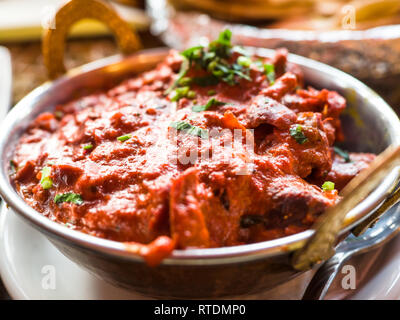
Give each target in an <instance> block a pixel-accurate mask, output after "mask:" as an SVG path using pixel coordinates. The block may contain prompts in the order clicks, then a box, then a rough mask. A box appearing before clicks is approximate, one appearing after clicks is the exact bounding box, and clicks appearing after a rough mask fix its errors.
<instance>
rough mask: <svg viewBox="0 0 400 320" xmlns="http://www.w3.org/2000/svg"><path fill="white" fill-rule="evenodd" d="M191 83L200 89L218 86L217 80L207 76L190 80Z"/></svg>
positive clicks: (212, 76)
mask: <svg viewBox="0 0 400 320" xmlns="http://www.w3.org/2000/svg"><path fill="white" fill-rule="evenodd" d="M192 81H193V82H194V83H195V84H197V85H198V86H200V87H208V86H215V85H217V84H218V82H219V80H218V78H217V77H215V76H214V75H208V76H204V77H195V78H192Z"/></svg>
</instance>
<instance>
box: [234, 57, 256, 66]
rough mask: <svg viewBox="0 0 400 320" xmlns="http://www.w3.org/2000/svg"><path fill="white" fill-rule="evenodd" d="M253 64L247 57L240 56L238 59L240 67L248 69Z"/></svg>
mask: <svg viewBox="0 0 400 320" xmlns="http://www.w3.org/2000/svg"><path fill="white" fill-rule="evenodd" d="M251 62H252V61H251V59H250V58H249V57H245V56H240V57H239V58H238V59H237V63H238V65H240V66H242V67H246V68H248V67H250V65H251Z"/></svg>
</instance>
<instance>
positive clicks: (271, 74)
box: [264, 63, 275, 85]
mask: <svg viewBox="0 0 400 320" xmlns="http://www.w3.org/2000/svg"><path fill="white" fill-rule="evenodd" d="M264 73H265V75H266V76H267V78H268V81H269V83H270V84H271V85H272V84H274V83H275V67H274V65H273V64H268V63H265V64H264Z"/></svg>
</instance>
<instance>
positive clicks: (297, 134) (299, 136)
mask: <svg viewBox="0 0 400 320" xmlns="http://www.w3.org/2000/svg"><path fill="white" fill-rule="evenodd" d="M289 132H290V135H291V136H292V138H294V139H295V140H296V141H297V143H299V144H303V143H306V142H307V141H308V139H307V137H306V136H305V135H304V133H303V127H302V126H301V125H299V124H297V125H296V126H294V127H291V128H290V130H289Z"/></svg>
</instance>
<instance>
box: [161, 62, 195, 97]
mask: <svg viewBox="0 0 400 320" xmlns="http://www.w3.org/2000/svg"><path fill="white" fill-rule="evenodd" d="M189 65H190V63H189V60H188V59H183V61H182V64H181V69H180V71H179V74H178V77H177V79H176V80H175V81H174V83H173V84H172V85H171V86H170V87H169V88H168V89H167V90H165V92H164V94H166V95H167V94H169V93H171V92H172V90H174V89H175V88H176V87H177V86H178V85H179V81H180V80H181V79H182V78H183V77H184V76H185V75H186V73H187V72H188V70H189Z"/></svg>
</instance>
